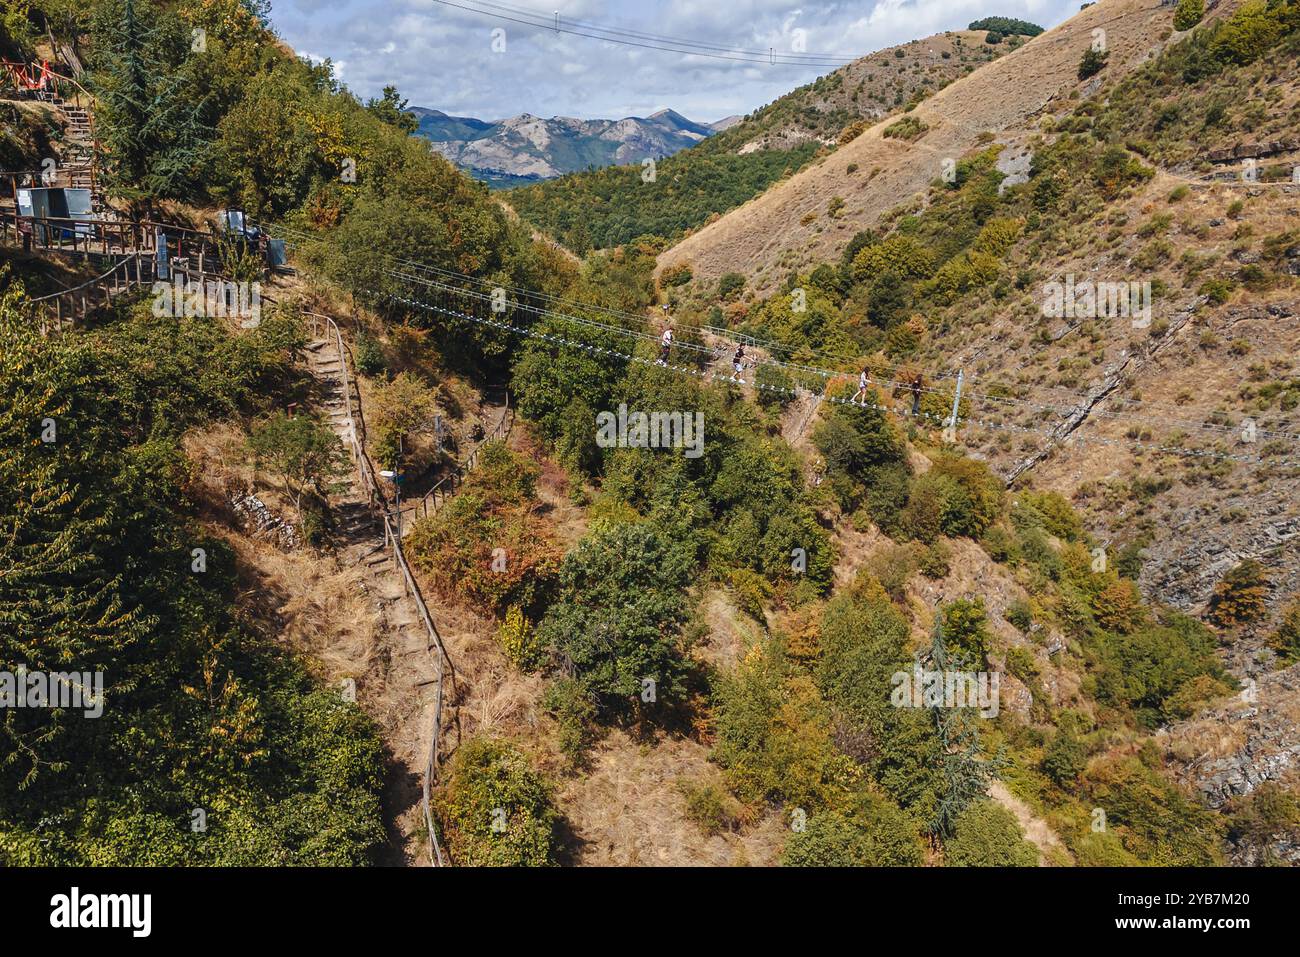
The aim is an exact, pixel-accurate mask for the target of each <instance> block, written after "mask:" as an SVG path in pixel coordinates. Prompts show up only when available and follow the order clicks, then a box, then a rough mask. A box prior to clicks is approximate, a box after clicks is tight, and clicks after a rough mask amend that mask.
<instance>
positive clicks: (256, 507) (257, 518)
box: [230, 492, 299, 550]
mask: <svg viewBox="0 0 1300 957" xmlns="http://www.w3.org/2000/svg"><path fill="white" fill-rule="evenodd" d="M230 510H231V511H232V512H233V513H234V515H235V520H236V521H237V522H239V525H240V527H241V528H243V530H244V531H245V532H247V533H249V534H250V535H254V536H256V537H258V538H262V539H264V540H266V541H271V542H274V543H275V544H277V545H279V546H280V547H281V548H283V549H286V550H291V549H295V548H297V547H298V543H299V539H298V529H297V528H296V527H295V526H294V525H293V524H291V523H290V522H286V521H285V520H284V519H282V518H280V517H279V516H278V515H276V514H275V513H274V512H272V511H271V509H270V508H268V507H267V504H266V503H265V502H263V501H262V500H261V499H260V498H258V497H257V496H256V495H254V494H253V493H252V492H236V493H234V494H232V495H231V496H230Z"/></svg>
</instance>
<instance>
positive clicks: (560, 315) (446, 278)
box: [280, 229, 1300, 450]
mask: <svg viewBox="0 0 1300 957" xmlns="http://www.w3.org/2000/svg"><path fill="white" fill-rule="evenodd" d="M280 231H281V232H284V233H296V234H297V235H298V236H299V237H303V236H305V237H306V239H307V240H311V239H318V237H312V236H311V234H309V233H305V232H304V231H302V230H296V229H281V230H280ZM296 241H298V242H302V241H304V240H303V239H301V238H300V239H297V240H296ZM380 255H381V256H382V257H383V258H384V259H386V260H388V261H389V262H392V263H395V264H397V265H398V267H399V268H395V269H388V270H386V273H387V274H388V275H389V276H391V277H393V278H396V279H399V280H401V281H402V282H404V283H408V284H409V283H415V284H418V285H422V286H424V287H425V288H428V289H434V290H438V291H441V292H448V293H453V294H456V295H460V296H464V297H468V298H471V299H475V300H477V301H480V302H490V303H492V304H493V308H494V310H495V309H496V306H497V304H498V303H500V304H501V305H503V306H504V305H509V306H510V307H512V308H515V309H521V310H523V311H525V312H529V313H532V314H534V315H537V316H540V317H546V318H550V319H554V320H559V321H563V322H568V323H571V324H574V325H578V326H582V327H587V328H592V329H597V330H600V331H602V332H605V333H610V334H614V335H620V336H626V337H628V338H629V339H632V340H635V341H643V342H658V337H657V336H655V335H653V334H650V333H646V332H642V331H640V330H639V329H633V328H629V327H627V326H622V325H613V324H610V323H605V322H600V321H598V320H595V319H590V318H585V317H580V316H575V315H572V314H570V313H566V312H560V311H557V310H556V309H553V308H548V307H546V306H539V305H534V304H531V303H530V302H527V301H518V300H516V301H513V302H510V303H506V302H504V301H502V300H501V299H500V298H499V296H498V295H497V290H502V291H504V292H513V293H515V294H516V295H517V296H519V297H521V298H523V299H533V298H537V299H540V300H542V301H543V302H553V303H558V304H561V305H567V306H569V307H571V308H576V309H584V310H591V311H593V312H597V313H607V314H614V315H618V316H623V317H626V318H628V319H630V320H632V321H635V322H637V323H640V324H644V323H645V321H646V317H645V316H638V315H635V314H632V313H627V312H622V311H621V310H608V309H604V308H603V307H600V306H593V305H590V304H587V303H579V302H575V301H573V300H565V299H562V298H561V297H558V296H551V295H548V294H546V293H541V292H534V291H532V290H527V289H523V288H521V287H518V286H511V285H509V284H502V283H495V282H493V281H491V280H488V279H482V278H480V277H476V276H470V275H467V274H465V273H459V272H455V271H454V270H450V269H445V268H442V267H438V266H432V265H429V264H427V263H419V262H416V261H414V260H410V259H407V258H404V257H400V256H396V255H394V254H391V253H381V254H380ZM421 272H425V273H429V274H432V275H431V276H430V275H419V273H421ZM452 283H472V284H475V285H478V286H480V287H483V289H486V290H488V291H487V292H484V291H477V290H473V289H466V288H463V287H462V286H459V285H452ZM688 328H689V327H688ZM674 345H675V346H676V347H677V348H678V349H685V350H687V351H691V352H695V353H697V354H700V355H701V356H707V357H709V358H710V359H711V360H713V359H717V358H719V352H718V350H716V349H712V348H709V347H707V346H702V345H698V344H696V343H692V342H688V341H683V340H677V341H675V342H674ZM751 362H752V363H753V364H754V365H764V366H769V367H772V368H775V369H779V370H781V371H782V372H783V373H785V374H793V375H794V377H795V378H796V380H797V379H798V378H799V377H800V376H816V377H820V378H821V379H822V380H824V383H825V384H824V385H823V387H822V388H823V391H824V390H825V389H826V388H828V387H829V386H830V384H831V382H832V381H833V380H847V381H851V373H847V372H845V371H843V370H837V369H825V368H821V367H818V366H808V365H803V364H800V363H793V362H788V361H782V360H779V359H770V358H769V359H763V358H757V357H753V358H751ZM904 365H905V364H896V365H893V366H889V365H886V366H883V367H875V368H873V367H872V366H871V364H870V361H869V360H868V361H866V362H864V363H863V366H864V367H865V368H866V370H867V372H868V376H869V378H870V379H871V381H873V382H874V383H876V384H878V385H883V386H888V387H891V388H892V389H893V390H894V391H895V392H899V391H906V392H913V393H917V394H924V395H935V396H941V397H943V398H944V399H945V401H946V400H947V399H948V397H949V396H950V395H951V391H950V390H949V389H940V388H935V387H933V386H926V385H922V384H919V383H917V382H916V381H904V380H901V379H899V378H895V377H894V376H897V374H898V371H899V369H900V368H903V367H904ZM932 378H944V376H938V377H934V376H932ZM962 397H963V398H964V399H966V400H967V402H968V404H971V405H974V404H976V403H986V404H996V407H1000V408H998V411H1003V412H1008V413H1011V412H1021V413H1028V414H1031V415H1037V416H1039V417H1041V416H1042V414H1043V413H1049V414H1051V415H1054V416H1056V417H1057V418H1058V419H1060V420H1061V422H1060V423H1058V426H1059V425H1060V424H1064V422H1068V421H1069V420H1070V419H1071V418H1072V417H1073V416H1074V415H1075V413H1076V412H1077V411H1078V409H1079V408H1080V407H1081V406H1082V405H1083V404H1085V403H1087V402H1088V401H1089V399H1088V397H1086V396H1072V397H1071V404H1070V405H1069V406H1068V407H1066V408H1062V407H1060V406H1056V405H1048V404H1043V403H1038V402H1033V401H1031V400H1029V399H1023V398H1017V397H1014V396H1002V395H994V394H991V393H987V392H979V391H976V390H974V389H969V388H967V389H964V390H963V392H962ZM1130 401H1131V400H1130ZM1008 406H1015V407H1017V408H1015V409H1012V408H1007V407H1008ZM1088 414H1089V416H1090V417H1096V418H1099V419H1109V420H1112V421H1114V422H1116V423H1119V424H1124V423H1129V424H1133V423H1136V424H1137V425H1139V426H1141V427H1144V428H1145V427H1146V426H1149V425H1151V424H1160V425H1164V426H1169V427H1174V428H1177V429H1180V430H1185V429H1192V430H1198V431H1201V432H1206V433H1211V434H1213V435H1215V437H1221V438H1226V437H1228V436H1229V435H1232V434H1238V433H1240V432H1241V431H1242V424H1240V423H1239V424H1237V425H1218V424H1212V423H1204V422H1192V421H1188V420H1182V419H1172V418H1158V417H1155V416H1150V415H1147V416H1143V417H1141V418H1134V417H1132V416H1128V415H1125V414H1123V413H1121V412H1108V411H1106V410H1099V409H1092V410H1090V411H1089V413H1088ZM1255 438H1256V439H1262V440H1265V441H1267V440H1270V439H1278V440H1285V441H1296V440H1298V439H1300V434H1296V433H1290V432H1283V431H1273V430H1267V429H1258V428H1257V429H1255ZM1095 441H1102V440H1101V439H1100V438H1097V439H1095ZM1129 441H1131V442H1134V443H1137V442H1138V440H1136V439H1132V440H1129ZM1152 447H1153V448H1157V449H1162V450H1168V449H1171V448H1174V447H1173V446H1152Z"/></svg>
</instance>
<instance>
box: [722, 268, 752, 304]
mask: <svg viewBox="0 0 1300 957" xmlns="http://www.w3.org/2000/svg"><path fill="white" fill-rule="evenodd" d="M744 288H745V274H744V273H739V272H726V273H723V274H722V275H721V276H720V277H719V278H718V298H719V299H734V298H735V297H736V296H738V295H739V294H740V292H741V291H742V290H743V289H744Z"/></svg>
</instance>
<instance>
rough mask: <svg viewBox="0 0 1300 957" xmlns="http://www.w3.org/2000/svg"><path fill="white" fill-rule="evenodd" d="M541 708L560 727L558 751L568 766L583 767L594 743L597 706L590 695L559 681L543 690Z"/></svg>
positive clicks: (570, 682)
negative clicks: (567, 761) (567, 760)
mask: <svg viewBox="0 0 1300 957" xmlns="http://www.w3.org/2000/svg"><path fill="white" fill-rule="evenodd" d="M542 709H543V710H544V711H545V712H546V713H547V714H549V715H550V716H551V717H553V718H554V719H555V721H556V723H557V724H558V725H559V745H560V752H561V753H562V754H563V755H564V756H565V757H566V758H568V759H569V764H570V766H571V767H574V768H580V767H583V766H584V765H585V764H586V763H587V753H588V752H589V751H590V750H591V747H592V745H594V744H595V743H596V727H595V721H596V706H595V705H594V704H593V703H592V701H591V698H590V696H589V695H588V694H587V693H586V692H585V691H583V690H582V685H580V684H579V683H578V682H577V681H574V680H573V679H572V678H559V679H557V680H556V681H555V683H554V684H552V685H551V686H550V687H549V688H547V689H546V694H545V695H543V697H542Z"/></svg>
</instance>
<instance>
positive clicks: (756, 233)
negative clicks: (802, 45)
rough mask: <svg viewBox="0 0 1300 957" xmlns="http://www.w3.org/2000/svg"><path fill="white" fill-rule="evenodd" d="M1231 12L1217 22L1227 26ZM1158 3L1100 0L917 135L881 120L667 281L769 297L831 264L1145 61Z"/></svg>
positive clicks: (721, 229)
mask: <svg viewBox="0 0 1300 957" xmlns="http://www.w3.org/2000/svg"><path fill="white" fill-rule="evenodd" d="M1233 6H1234V5H1233V4H1231V3H1223V4H1220V5H1219V6H1218V7H1216V8H1215V9H1214V10H1213V11H1211V13H1210V14H1209V16H1210V18H1214V17H1221V16H1222V15H1223V14H1224V12H1225V11H1226V10H1228V9H1231V8H1232V7H1233ZM1170 15H1171V11H1170V8H1168V7H1164V6H1162V5H1161V4H1160V2H1159V0H1102V2H1100V3H1096V4H1093V5H1091V6H1089V7H1087V8H1086V9H1084V10H1083V11H1081V12H1080V13H1079V14H1077V15H1076V16H1074V17H1072V18H1071V19H1070V20H1068V21H1066V22H1065V23H1063V24H1061V25H1060V26H1058V27H1056V28H1055V29H1053V30H1050V31H1048V32H1046V33H1044V34H1042V35H1040V36H1038V37H1035V38H1033V39H1031V40H1029V41H1028V42H1026V43H1025V44H1024V45H1023V46H1020V47H1019V48H1018V49H1016V50H1013V51H1012V52H1010V53H1008V54H1007V55H1006V56H1004V57H1000V58H998V59H996V60H993V61H992V62H990V63H986V64H984V65H983V66H981V67H980V68H979V69H977V70H975V71H974V72H973V73H971V74H970V75H969V76H966V77H963V78H962V79H959V80H957V81H956V82H954V83H952V84H951V85H949V86H947V87H945V88H944V89H943V90H941V91H940V92H938V93H936V94H935V95H934V96H932V97H930V98H929V99H927V100H925V101H924V102H922V103H920V104H919V105H917V106H916V107H915V108H914V109H913V110H912V111H911V112H910V113H909V116H910V117H913V118H915V120H917V121H919V122H920V124H921V127H917V128H916V131H912V130H909V129H907V128H901V129H898V128H896V129H894V131H893V132H892V133H890V132H889V131H890V128H891V125H892V124H891V123H890V122H881V123H878V124H876V125H875V126H873V127H871V128H870V129H868V130H867V131H865V132H864V133H862V134H861V135H860V136H858V137H857V138H855V139H854V140H853V141H852V142H850V143H848V144H847V145H845V146H844V147H842V148H840V149H838V150H836V151H835V152H834V153H832V154H831V155H829V156H827V157H824V158H823V159H821V160H820V161H819V162H818V163H816V164H815V165H813V166H811V167H809V168H808V169H806V170H803V171H802V172H800V173H799V174H798V175H796V176H793V177H791V178H790V179H788V180H786V181H784V182H782V183H780V184H778V185H777V186H775V187H773V188H772V189H771V190H769V191H768V192H766V193H764V194H763V195H762V196H759V197H758V198H757V199H755V200H753V201H752V202H749V203H747V204H745V205H744V206H743V207H741V208H740V209H736V210H733V211H732V212H731V213H729V214H727V215H726V216H724V217H722V218H721V219H719V220H718V221H717V222H714V223H711V224H710V225H708V226H706V227H705V228H703V229H701V230H699V231H698V232H696V233H694V234H693V235H691V236H689V237H687V238H686V239H684V240H683V241H682V242H680V243H678V244H677V245H675V246H673V247H671V248H670V249H668V250H666V251H665V252H664V253H663V254H662V255H661V256H660V258H659V273H660V274H662V273H663V272H664V271H665V270H668V269H674V270H678V269H681V268H682V267H689V269H690V270H691V271H692V273H693V274H694V275H695V276H697V277H698V278H699V279H701V280H702V281H705V282H716V281H717V279H718V277H719V276H721V275H722V274H723V273H725V272H729V271H740V272H743V273H745V274H746V275H748V276H750V277H751V283H752V285H753V286H754V288H756V289H758V290H759V291H763V290H770V289H771V288H772V287H773V286H774V285H775V284H776V283H777V282H779V281H780V280H782V279H784V278H785V276H786V275H787V274H788V273H789V271H790V270H792V269H802V268H804V267H806V266H808V265H809V264H814V263H817V262H821V261H825V260H828V259H833V258H835V257H837V256H838V254H839V253H840V251H841V250H843V248H844V247H845V246H846V245H847V244H848V242H849V240H850V239H851V238H852V237H853V235H854V234H855V233H856V232H857V231H858V230H860V229H862V228H864V227H866V226H870V225H872V223H873V222H874V221H875V220H876V218H877V217H879V216H880V215H881V214H882V213H884V212H885V211H887V210H889V209H891V208H893V207H894V206H895V205H897V204H898V203H899V202H900V200H901V199H903V198H904V197H908V196H912V195H913V194H915V193H917V192H920V191H922V190H924V189H925V187H926V186H927V184H929V183H930V182H931V181H932V180H934V179H936V178H938V177H940V176H942V175H943V171H944V169H945V166H944V161H945V160H951V161H955V160H956V158H957V157H959V156H961V155H962V154H963V153H965V152H966V151H967V150H969V149H971V148H972V147H974V146H975V145H976V144H977V143H979V142H980V141H981V139H982V138H987V137H990V136H991V137H996V138H999V139H1001V140H1004V141H1011V140H1014V139H1016V138H1017V137H1019V136H1021V135H1024V134H1027V133H1029V132H1031V131H1032V128H1033V127H1034V126H1035V124H1036V123H1037V121H1038V119H1039V117H1041V116H1042V114H1043V111H1044V110H1045V109H1047V108H1048V107H1049V106H1050V105H1051V104H1053V103H1054V102H1056V101H1059V100H1062V99H1065V98H1068V97H1070V96H1071V95H1072V94H1074V93H1075V92H1076V91H1078V90H1081V89H1085V88H1091V87H1096V86H1097V85H1098V84H1099V83H1100V82H1102V81H1103V80H1107V79H1113V78H1114V77H1116V76H1118V75H1122V74H1124V73H1126V72H1128V71H1129V70H1131V69H1133V68H1134V67H1136V66H1138V65H1139V64H1141V63H1142V62H1143V61H1144V60H1146V59H1147V58H1148V57H1149V56H1151V55H1152V54H1153V53H1155V52H1156V51H1157V50H1158V49H1159V48H1160V47H1161V46H1162V45H1163V44H1164V43H1165V42H1167V40H1168V38H1169V36H1170V35H1171V33H1172V28H1171V26H1170V22H1169V21H1170ZM1095 30H1104V31H1105V42H1106V46H1107V48H1108V50H1109V57H1108V60H1107V65H1106V68H1105V71H1104V72H1103V74H1102V76H1101V77H1100V78H1098V79H1094V80H1092V81H1091V82H1089V83H1087V84H1085V83H1082V82H1081V81H1080V80H1079V76H1078V69H1079V61H1080V58H1081V57H1082V55H1083V53H1084V52H1085V51H1086V50H1088V49H1089V47H1090V46H1091V44H1092V43H1093V41H1094V36H1093V31H1095Z"/></svg>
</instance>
